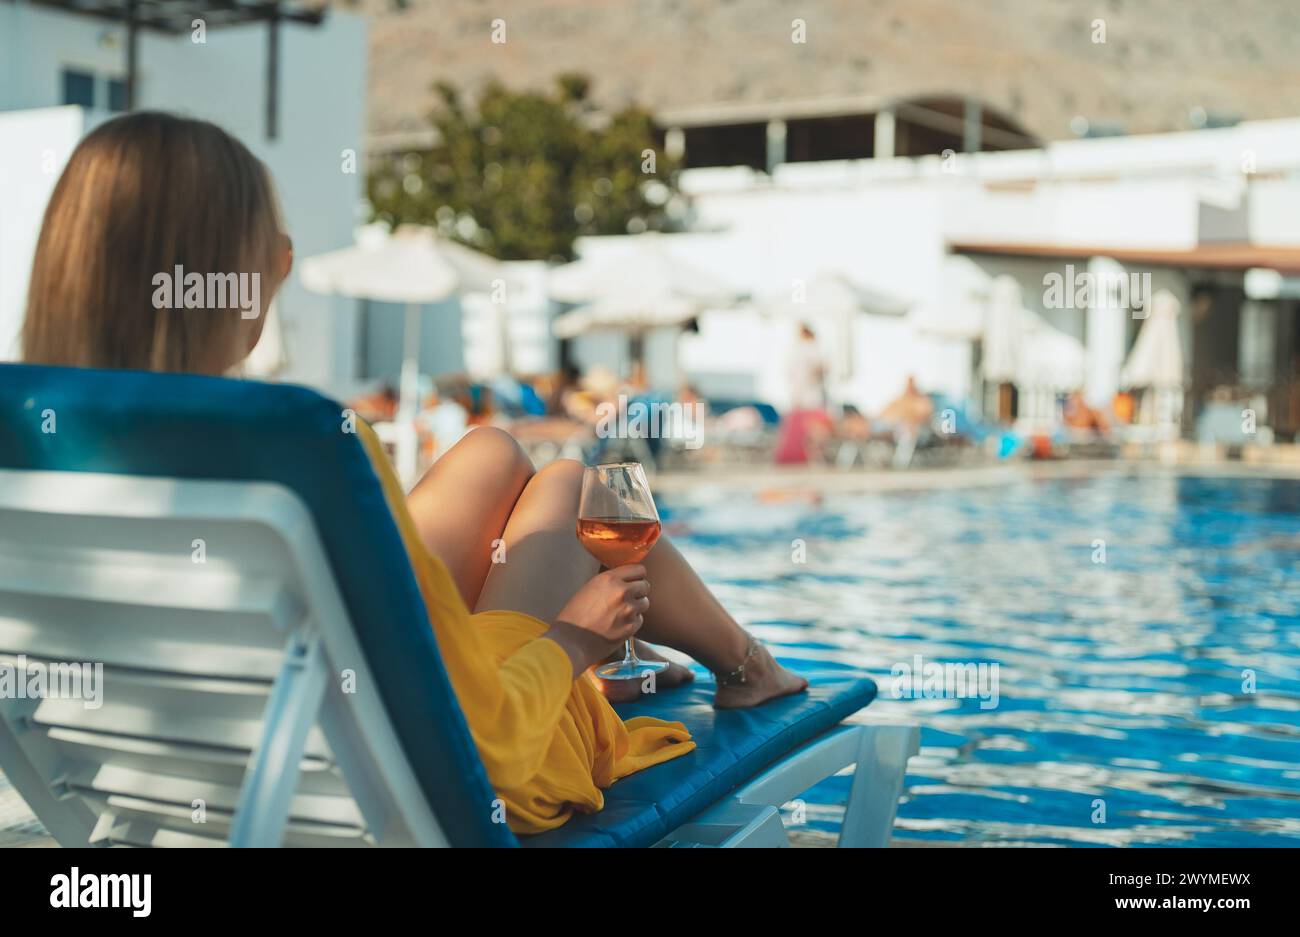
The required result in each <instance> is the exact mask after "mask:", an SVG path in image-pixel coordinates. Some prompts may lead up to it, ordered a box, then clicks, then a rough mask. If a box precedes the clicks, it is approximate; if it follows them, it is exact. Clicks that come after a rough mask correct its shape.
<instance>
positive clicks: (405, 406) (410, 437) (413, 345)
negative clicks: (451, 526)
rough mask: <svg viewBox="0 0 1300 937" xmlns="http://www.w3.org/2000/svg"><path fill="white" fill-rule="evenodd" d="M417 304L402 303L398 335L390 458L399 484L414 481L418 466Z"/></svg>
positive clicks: (418, 311) (418, 328) (418, 312)
mask: <svg viewBox="0 0 1300 937" xmlns="http://www.w3.org/2000/svg"><path fill="white" fill-rule="evenodd" d="M420 312H421V310H420V307H419V306H417V305H416V304H415V303H407V304H406V328H405V330H404V334H403V338H402V378H401V385H400V387H399V388H398V396H397V439H396V445H395V449H396V452H395V453H394V456H395V459H394V461H395V462H396V463H397V465H396V467H397V474H398V476H399V477H400V478H401V479H402V483H403V485H405V486H406V487H407V488H409V487H410V486H411V485H412V484H414V483H415V473H416V471H417V470H418V468H419V465H418V462H419V437H418V434H417V433H416V429H415V415H416V414H417V413H418V412H419V410H420V399H419V398H420Z"/></svg>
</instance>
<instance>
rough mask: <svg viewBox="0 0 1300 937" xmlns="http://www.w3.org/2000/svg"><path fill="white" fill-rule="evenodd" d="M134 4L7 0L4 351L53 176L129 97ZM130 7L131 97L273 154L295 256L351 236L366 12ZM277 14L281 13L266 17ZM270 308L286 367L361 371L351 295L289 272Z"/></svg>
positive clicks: (0, 47) (2, 160)
mask: <svg viewBox="0 0 1300 937" xmlns="http://www.w3.org/2000/svg"><path fill="white" fill-rule="evenodd" d="M127 6H128V5H127V3H126V2H125V0H122V2H117V3H113V2H108V3H103V4H99V5H98V7H97V8H96V9H97V10H98V11H99V12H100V14H101V15H91V14H89V13H85V12H75V11H73V10H70V9H68V8H65V7H64V5H63V4H60V3H58V2H28V0H16V2H15V0H0V360H11V359H13V358H14V357H15V356H16V354H17V349H16V346H15V338H16V335H17V332H18V329H19V327H20V325H21V322H22V316H23V308H24V302H25V296H26V290H27V278H28V276H29V273H30V269H31V262H32V251H33V249H34V247H35V242H36V237H37V235H38V233H39V229H40V219H41V215H42V213H43V211H44V207H45V203H46V202H47V201H48V199H49V196H50V192H51V191H52V189H53V187H54V183H55V181H56V180H57V179H58V177H59V173H60V172H62V169H63V165H64V163H65V162H66V161H67V158H68V156H69V154H70V152H71V150H72V148H73V147H74V146H75V145H76V143H77V141H78V140H80V139H81V137H82V136H83V135H84V134H85V133H86V132H87V130H88V129H90V128H92V127H94V126H95V125H96V124H97V123H99V122H101V121H103V120H105V119H107V118H108V117H110V116H112V114H113V112H114V111H120V110H123V109H125V107H126V96H127V94H128V85H131V84H132V83H131V82H129V81H128V74H129V67H128V66H129V63H130V60H131V59H132V54H131V52H130V48H131V46H132V43H131V41H130V38H131V34H130V31H129V30H128V28H127V26H126V25H125V24H124V17H125V11H126V9H127ZM134 8H135V9H136V10H137V11H138V12H137V14H136V15H137V16H139V17H140V18H141V23H140V24H139V25H138V26H137V27H136V30H135V33H136V42H135V44H134V45H135V53H134V61H135V64H136V70H135V74H136V78H135V81H134V83H133V87H132V88H131V89H130V90H133V91H134V105H135V107H136V108H145V109H157V110H169V111H176V112H179V113H183V114H187V115H189V116H193V117H200V118H203V119H206V120H211V121H214V122H215V123H217V124H219V125H221V126H222V127H224V128H225V129H226V130H228V131H230V132H231V133H233V134H234V135H235V136H237V137H239V139H241V140H242V141H244V143H246V144H247V145H248V146H249V148H250V149H251V150H252V151H253V152H254V153H255V154H256V155H257V156H258V157H259V158H261V159H262V160H263V161H264V162H265V163H266V164H267V166H268V167H269V168H270V171H271V174H272V176H273V177H274V179H275V182H276V185H277V188H278V190H279V195H280V199H281V202H282V205H283V208H284V214H285V218H286V223H287V225H288V227H289V231H290V233H291V235H292V237H293V239H294V247H295V251H296V253H297V254H298V256H306V255H310V254H314V253H318V252H322V251H326V250H330V249H333V248H337V247H342V246H344V245H346V244H348V243H350V242H351V240H352V231H353V228H354V226H355V225H356V223H357V221H358V218H357V212H358V207H359V205H360V203H361V197H362V195H363V181H364V172H365V165H364V148H363V145H362V139H363V135H364V125H365V72H366V26H365V20H364V19H363V18H361V17H359V16H354V15H351V14H348V13H342V12H338V11H329V12H328V14H327V15H325V16H324V17H323V18H322V17H320V16H319V15H318V14H313V13H311V12H309V11H302V10H299V9H297V8H296V7H295V6H294V4H291V3H282V4H278V5H272V6H268V5H265V4H260V5H254V4H243V3H240V2H237V3H234V4H230V5H225V6H223V8H222V9H220V10H215V9H214V10H211V11H206V12H194V11H196V10H203V9H204V4H201V3H196V4H187V3H183V2H171V3H167V4H160V3H151V2H139V3H136V4H134ZM272 13H275V14H276V15H277V16H279V17H280V20H279V22H278V23H276V24H270V23H268V22H267V20H266V17H267V16H269V15H271V14H272ZM295 17H296V18H295ZM199 19H202V20H203V21H204V28H203V29H202V30H201V31H200V30H199V29H198V28H197V26H198V24H197V22H196V21H197V20H199ZM241 20H243V21H241ZM317 20H319V21H318V22H317ZM273 35H274V38H272V37H273ZM200 39H201V40H202V41H199V40H200ZM276 314H277V315H278V317H279V321H280V325H281V329H282V332H283V340H282V342H281V347H282V348H283V349H284V355H285V359H286V360H284V361H283V362H282V366H279V367H276V368H275V370H276V372H277V373H279V374H281V375H282V376H284V377H285V378H287V379H290V380H296V381H300V382H304V383H308V384H312V385H316V386H320V387H325V388H332V389H337V388H339V387H340V386H347V384H348V382H350V381H351V379H352V377H353V375H354V374H355V373H356V369H357V361H356V358H357V354H358V342H357V338H356V323H355V316H356V313H355V309H354V305H353V304H351V303H343V302H340V301H334V300H331V299H328V298H326V297H321V296H316V295H314V294H311V293H308V292H306V291H305V290H304V289H302V287H301V286H300V285H299V284H298V283H297V281H296V279H295V278H290V281H289V282H288V283H286V284H285V287H284V289H283V290H282V292H281V295H280V297H279V299H278V301H277V309H276ZM274 337H275V336H274V333H273V332H272V333H271V337H270V339H269V340H270V341H274ZM266 350H267V349H260V350H259V351H263V352H265V351H266ZM269 350H270V352H271V353H272V357H273V358H274V357H278V356H277V355H275V349H274V348H271V349H269Z"/></svg>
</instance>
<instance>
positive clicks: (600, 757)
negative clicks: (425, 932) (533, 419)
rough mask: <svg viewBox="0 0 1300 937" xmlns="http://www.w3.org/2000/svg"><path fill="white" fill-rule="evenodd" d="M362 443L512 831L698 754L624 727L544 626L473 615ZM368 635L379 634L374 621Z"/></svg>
mask: <svg viewBox="0 0 1300 937" xmlns="http://www.w3.org/2000/svg"><path fill="white" fill-rule="evenodd" d="M358 431H359V432H358V435H359V436H360V438H361V442H362V444H363V446H364V447H365V449H366V454H367V455H368V456H369V457H370V461H371V463H372V465H373V466H374V469H375V474H376V475H378V476H379V481H380V483H381V484H382V486H383V490H384V498H385V500H386V501H387V502H388V508H389V510H390V511H392V514H393V519H394V520H395V521H396V522H397V526H398V529H399V530H400V531H401V535H402V540H403V542H404V543H405V545H406V552H407V554H408V555H409V556H410V559H411V568H412V569H413V570H414V572H415V577H416V579H417V580H418V581H419V584H420V591H421V593H422V594H423V595H424V601H425V604H426V605H427V606H428V609H429V621H430V622H431V623H432V625H433V633H434V637H435V638H436V639H437V642H438V650H439V651H440V652H441V654H442V662H443V666H444V667H446V668H447V673H448V675H449V676H450V678H451V684H452V688H453V689H454V690H455V691H456V698H457V699H458V700H459V701H460V708H461V709H462V710H463V711H464V713H465V721H466V722H468V723H469V730H470V734H471V735H472V736H473V737H474V743H475V744H476V745H477V746H478V753H479V757H480V758H481V759H482V760H483V765H484V767H485V768H486V769H487V775H488V780H489V781H491V783H492V787H493V788H494V789H495V790H496V792H497V796H498V797H500V798H501V799H502V800H503V801H504V803H505V806H506V820H507V822H508V823H509V825H510V829H512V830H513V831H514V832H516V833H540V832H543V831H544V830H550V829H554V828H555V827H557V826H560V825H562V824H563V823H564V822H565V821H566V820H568V819H569V817H570V816H572V815H573V814H574V813H575V812H577V813H592V812H594V811H597V810H600V809H601V807H603V806H604V803H605V799H604V795H603V794H602V793H601V789H602V788H606V787H609V786H610V785H611V784H613V783H614V782H615V781H617V780H618V779H619V778H622V777H626V776H627V775H629V774H633V773H635V772H637V771H640V770H641V769H642V768H648V767H650V766H651V765H657V764H659V763H661V762H664V761H668V760H670V759H672V758H676V757H677V756H679V755H684V754H686V753H687V752H689V751H691V750H692V749H693V748H694V747H695V743H694V742H693V741H691V736H690V733H689V732H687V730H686V727H685V726H684V725H682V724H681V723H680V722H666V721H664V720H662V719H653V718H650V717H648V716H638V717H636V718H634V719H629V720H627V721H626V722H624V721H623V720H622V719H620V718H619V716H618V714H617V713H615V712H614V709H613V707H612V706H610V704H609V701H608V700H606V699H605V697H604V696H602V695H601V694H600V691H598V690H597V689H596V687H595V686H594V685H592V683H591V681H590V680H589V679H588V678H587V677H586V676H585V675H584V676H582V677H579V678H578V679H576V680H575V679H574V678H573V666H572V664H571V663H570V661H569V656H568V655H567V654H566V653H565V652H564V650H563V649H562V648H561V647H560V646H559V645H558V644H556V643H555V642H554V641H552V640H550V639H549V638H543V637H542V635H543V634H544V633H545V632H546V631H547V629H548V628H549V627H550V626H549V625H548V624H547V623H546V622H544V621H542V620H541V619H538V618H534V617H533V616H532V615H528V614H525V613H524V612H513V611H505V610H501V611H490V612H479V613H477V614H471V613H470V611H469V609H468V608H467V607H466V605H465V602H464V600H463V599H462V598H461V595H460V590H459V589H457V587H456V583H455V581H454V580H453V579H452V578H451V573H450V572H448V570H447V567H446V566H445V565H444V564H443V563H442V561H441V560H439V559H438V558H437V557H436V556H434V555H433V554H432V553H430V552H429V550H428V549H427V548H426V547H425V546H424V543H423V542H422V541H421V540H420V536H419V534H418V533H417V531H416V528H415V522H414V521H413V520H412V518H411V515H410V513H409V511H408V510H407V507H406V497H405V495H404V494H403V492H402V486H401V484H400V483H399V482H398V480H397V475H396V473H395V472H394V471H393V467H392V465H391V464H390V463H389V461H388V457H387V456H386V455H385V453H384V450H383V446H382V445H381V444H380V442H379V439H378V437H376V436H375V434H374V431H373V430H371V428H370V427H369V426H366V425H365V424H364V423H359V424H358ZM371 626H372V627H375V626H380V627H382V625H379V624H378V623H376V624H372V625H371Z"/></svg>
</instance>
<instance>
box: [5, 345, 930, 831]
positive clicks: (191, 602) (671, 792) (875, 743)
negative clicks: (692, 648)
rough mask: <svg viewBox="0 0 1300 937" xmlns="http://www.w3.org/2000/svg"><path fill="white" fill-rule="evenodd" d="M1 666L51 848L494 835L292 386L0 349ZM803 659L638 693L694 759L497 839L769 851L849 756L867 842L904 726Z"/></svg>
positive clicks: (367, 487)
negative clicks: (38, 683) (736, 683)
mask: <svg viewBox="0 0 1300 937" xmlns="http://www.w3.org/2000/svg"><path fill="white" fill-rule="evenodd" d="M47 412H48V413H52V414H53V415H54V416H55V420H56V424H57V428H56V430H55V432H53V433H49V432H44V431H43V428H42V427H43V426H47V425H48V423H49V420H48V416H43V414H46V413H47ZM83 664H88V665H90V667H89V668H88V669H83V668H82V667H81V666H80V665H83ZM19 665H22V667H21V669H18V668H19ZM95 665H99V670H98V673H100V674H101V675H102V679H101V680H97V679H96V678H95V676H94V675H95V674H96V672H97V671H96V668H95ZM6 666H7V667H8V670H9V674H10V675H11V677H13V676H28V677H31V675H32V674H36V673H38V672H40V673H43V674H44V680H45V684H46V686H45V689H44V693H43V695H38V696H37V698H32V697H31V696H30V695H28V694H25V693H15V692H10V693H3V694H0V696H3V698H0V770H3V771H4V773H5V774H6V775H7V777H8V779H9V781H10V782H11V783H12V784H13V786H14V788H15V789H16V790H17V791H18V792H19V793H20V794H21V796H22V797H23V798H24V799H25V800H26V802H27V803H28V804H29V805H30V806H31V808H32V810H33V811H34V812H35V814H36V815H37V817H38V818H39V819H40V820H41V822H42V823H43V824H44V825H45V827H46V829H47V830H48V831H49V832H50V834H51V835H52V836H53V837H54V838H55V839H56V840H57V841H58V842H59V843H60V844H62V845H66V846H76V845H104V846H106V845H138V846H145V845H151V846H198V845H223V844H229V845H234V846H274V845H281V844H283V845H294V846H344V845H425V846H440V845H468V846H513V845H517V844H519V842H520V840H519V839H517V838H516V837H515V836H514V835H513V834H512V833H510V831H509V830H508V828H507V827H506V826H505V825H504V823H503V822H501V821H502V819H503V811H502V810H501V809H500V803H499V801H497V800H496V798H495V795H494V794H493V792H492V790H491V788H490V786H489V785H488V783H487V780H486V776H485V774H484V771H483V768H482V765H481V763H480V762H479V761H478V758H477V754H476V752H475V750H474V747H473V743H472V740H471V739H470V736H469V733H468V730H467V728H466V726H465V723H464V719H463V717H462V715H461V713H460V710H459V708H458V707H457V705H456V703H455V698H454V696H453V695H452V693H451V689H450V685H449V683H448V681H447V677H446V674H445V671H444V670H443V668H442V665H441V661H440V659H439V658H438V653H437V646H436V644H435V642H434V641H433V638H432V631H431V629H430V628H429V625H428V619H427V613H426V611H425V609H424V605H423V603H422V600H421V599H420V596H419V592H418V588H417V586H416V584H415V582H414V577H413V576H412V574H411V571H410V568H409V565H408V564H407V563H406V561H405V554H404V553H403V552H402V547H401V542H400V538H399V537H398V536H397V533H396V529H395V527H394V525H393V524H392V521H391V518H389V517H388V516H387V514H386V512H385V511H384V510H383V499H382V492H381V491H380V490H379V487H378V482H377V480H376V479H375V477H374V474H373V472H372V471H371V470H370V468H369V465H368V462H367V461H366V459H365V455H364V453H363V452H362V450H361V448H360V446H359V444H358V442H357V440H356V439H355V437H353V436H349V435H347V434H344V433H341V432H340V431H339V408H338V406H337V405H336V404H333V403H331V402H329V401H327V400H325V399H324V398H322V397H319V396H318V395H316V394H314V393H312V392H310V391H306V390H303V389H299V388H289V387H272V386H268V385H261V384H254V383H250V382H236V381H224V380H218V379H209V378H198V377H188V376H176V375H152V374H136V373H112V372H95V371H74V370H65V369H58V368H34V367H26V366H18V365H5V366H0V668H4V667H6ZM77 677H80V678H81V680H80V685H79V686H78V685H77V680H76V679H75V678H77ZM810 678H811V680H812V683H813V687H812V690H811V692H810V693H809V694H807V695H806V696H801V697H797V698H793V699H791V700H784V701H779V702H777V703H774V704H771V705H769V706H766V707H760V708H759V709H757V710H753V711H747V712H734V713H716V712H714V711H713V710H712V708H711V707H709V706H708V701H707V695H708V693H707V690H706V689H705V688H704V687H698V688H692V689H690V690H682V691H673V692H672V693H665V694H663V696H662V698H660V699H657V700H655V701H654V702H653V703H652V704H638V705H639V706H641V707H643V708H639V709H635V710H633V711H636V712H646V713H649V712H651V711H653V713H654V714H655V715H659V716H662V717H664V718H670V719H680V720H682V721H684V722H686V723H687V725H688V727H689V728H690V729H691V731H692V734H693V736H695V738H696V740H697V742H698V743H699V748H698V750H697V751H696V752H693V753H691V754H689V755H687V756H684V757H682V758H679V759H676V760H675V761H672V762H669V763H667V764H665V765H661V766H659V767H657V768H652V769H649V770H647V771H644V772H641V773H639V774H637V775H634V776H632V777H630V778H627V779H625V780H623V781H620V782H618V783H617V784H615V785H614V787H613V788H611V789H610V791H609V792H608V801H607V805H606V809H605V810H603V811H601V812H600V813H598V814H593V815H590V816H582V817H576V818H574V819H573V820H572V821H571V822H570V823H569V824H566V825H565V826H564V827H561V828H560V829H559V830H556V831H554V832H552V833H548V834H544V835H542V836H537V837H525V838H523V844H524V845H529V846H579V845H595V846H643V845H666V846H683V845H696V846H698V845H706V846H739V845H750V846H753V845H782V844H785V843H786V842H787V835H786V830H785V828H784V826H783V824H782V821H781V816H780V813H779V810H778V808H779V807H780V806H781V805H783V804H785V803H787V802H788V801H790V800H791V799H792V798H794V797H796V796H798V795H799V794H800V793H801V792H803V791H804V790H806V789H807V788H808V787H810V786H812V785H813V784H815V783H817V782H818V781H820V780H822V779H823V778H826V777H828V776H829V775H831V774H834V773H836V772H838V771H840V770H841V769H843V768H846V767H848V766H851V765H856V771H855V773H854V776H853V781H852V785H851V791H850V794H849V800H848V805H847V811H846V815H845V820H844V825H843V829H842V834H841V844H842V845H871V846H883V845H886V844H887V843H888V840H889V836H890V831H891V830H892V828H893V824H894V816H895V810H896V806H897V803H898V799H899V795H900V792H901V790H902V786H903V779H904V772H905V769H906V764H907V760H908V758H909V757H910V756H911V755H912V754H914V753H915V752H916V750H917V743H918V730H917V729H916V728H915V727H900V726H867V725H841V724H840V723H841V722H842V720H843V719H844V718H845V717H846V716H848V715H851V714H852V713H854V712H856V711H857V710H859V709H861V708H862V707H863V706H865V705H866V704H867V703H869V702H870V700H871V699H872V698H873V696H874V693H875V686H874V684H872V683H871V682H870V681H869V680H866V679H865V678H862V677H861V676H860V675H858V674H856V673H853V672H846V671H817V672H813V673H811V674H810ZM4 685H5V684H4V682H3V679H0V688H2V687H3V686H4ZM651 706H653V710H652V709H651V708H650V707H651Z"/></svg>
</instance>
